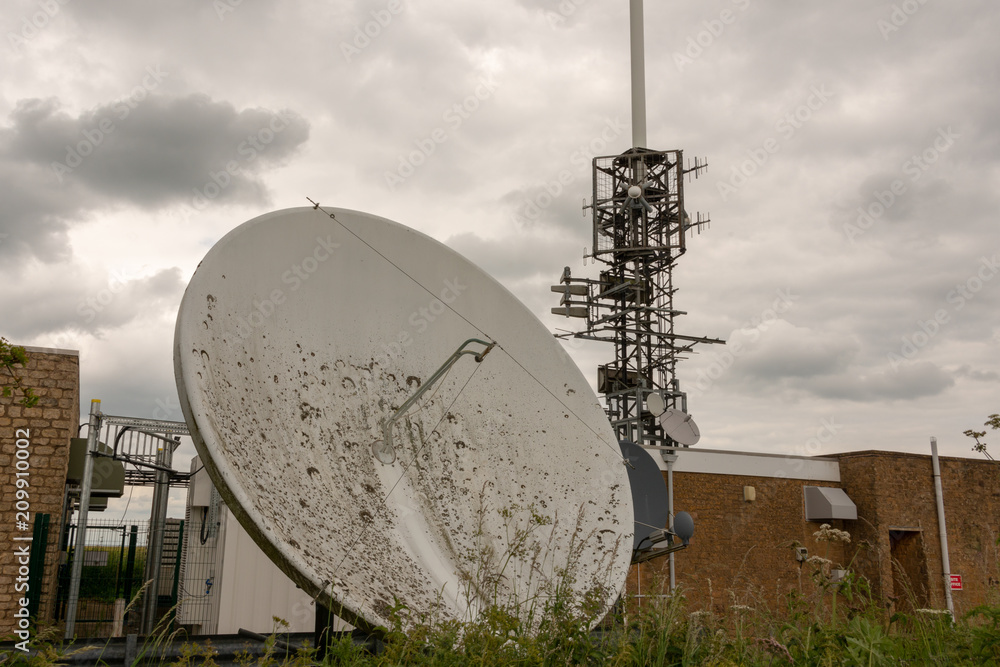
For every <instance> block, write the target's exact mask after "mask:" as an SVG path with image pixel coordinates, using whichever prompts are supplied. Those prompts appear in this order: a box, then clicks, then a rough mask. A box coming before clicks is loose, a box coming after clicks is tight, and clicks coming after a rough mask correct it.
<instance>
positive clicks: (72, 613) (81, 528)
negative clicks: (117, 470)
mask: <svg viewBox="0 0 1000 667" xmlns="http://www.w3.org/2000/svg"><path fill="white" fill-rule="evenodd" d="M100 431H101V402H100V401H99V400H97V399H94V400H92V401H91V402H90V422H89V429H88V431H87V455H86V456H85V457H84V459H83V480H82V481H81V482H80V515H79V517H77V527H76V547H75V548H74V549H73V567H72V569H71V570H70V575H69V596H68V598H69V599H68V602H67V606H66V634H65V637H66V639H73V634H74V632H75V630H76V609H77V605H78V603H79V601H80V578H81V577H82V576H83V559H84V552H85V551H86V545H87V514H88V511H89V510H90V490H91V488H92V486H93V480H92V479H91V478H92V477H93V476H94V453H95V452H96V451H97V438H98V436H99V435H100ZM71 507H72V505H71Z"/></svg>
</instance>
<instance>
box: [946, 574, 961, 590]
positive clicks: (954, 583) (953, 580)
mask: <svg viewBox="0 0 1000 667" xmlns="http://www.w3.org/2000/svg"><path fill="white" fill-rule="evenodd" d="M948 583H949V584H951V590H953V591H960V590H962V575H960V574H949V575H948Z"/></svg>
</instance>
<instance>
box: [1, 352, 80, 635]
mask: <svg viewBox="0 0 1000 667" xmlns="http://www.w3.org/2000/svg"><path fill="white" fill-rule="evenodd" d="M26 350H27V351H28V357H29V359H28V365H27V367H26V368H23V369H21V368H19V369H17V370H18V375H19V376H20V377H21V379H22V381H23V383H24V385H25V386H27V387H31V388H33V389H34V390H35V393H36V394H37V395H38V396H39V397H40V400H39V401H38V405H37V406H35V407H32V408H25V407H23V406H21V405H19V404H18V401H19V399H20V396H19V395H16V396H12V397H8V398H0V635H5V634H8V633H10V632H13V631H14V630H15V626H16V621H17V619H16V617H15V616H14V614H15V613H16V612H17V611H18V610H19V609H20V605H19V604H18V600H19V599H21V598H22V597H24V595H25V593H24V592H20V591H17V590H16V587H17V586H19V585H21V584H19V582H18V578H19V577H20V576H21V575H20V573H19V568H20V567H21V564H20V563H19V562H18V556H17V549H19V548H22V547H24V546H25V545H29V544H31V542H29V541H25V540H17V539H15V538H18V537H21V538H24V537H31V535H32V527H33V524H34V521H35V517H36V515H39V514H48V515H49V517H50V523H49V536H48V544H47V549H46V560H45V574H44V583H43V586H42V595H41V600H42V604H41V606H40V607H39V619H40V620H41V621H43V622H44V621H46V620H50V619H51V616H52V612H53V609H52V604H51V602H52V599H54V597H55V596H54V592H55V586H56V576H57V571H58V559H59V553H58V550H59V526H60V523H61V519H62V503H63V491H64V489H65V485H66V466H67V464H68V461H69V439H70V438H71V437H74V436H75V435H76V432H77V428H78V425H79V422H80V395H79V394H80V363H79V353H77V352H74V351H69V350H52V349H47V348H30V347H29V348H26ZM10 382H11V380H10V376H9V375H8V374H7V373H6V371H3V372H2V373H0V386H7V385H9V384H10ZM19 440H20V442H21V445H22V447H21V448H20V449H27V451H28V452H29V454H28V457H27V470H22V471H20V472H22V473H23V472H27V473H28V474H27V476H25V475H22V476H21V479H27V480H28V484H29V486H28V487H27V488H26V489H22V491H27V493H28V497H27V498H26V499H25V498H23V497H22V498H18V496H17V491H18V489H17V479H18V476H17V472H19V471H18V461H19V460H23V459H19V458H18V454H17V452H18V449H19V448H18V446H17V444H18V441H19ZM25 440H26V441H27V447H26V448H25V447H23V445H24V444H25V442H24V441H25ZM22 456H23V455H22ZM20 466H21V467H22V468H24V466H25V464H24V463H21V464H20ZM22 495H23V494H22ZM18 501H22V502H24V501H27V503H28V504H29V509H28V515H29V516H28V517H25V516H24V515H18V514H17V512H18V508H17V505H16V503H17V502H18ZM22 507H23V505H22ZM25 518H27V519H28V521H27V522H24V523H20V522H21V521H22V520H23V519H25ZM32 548H37V547H36V546H33V547H32ZM33 635H34V629H32V636H33Z"/></svg>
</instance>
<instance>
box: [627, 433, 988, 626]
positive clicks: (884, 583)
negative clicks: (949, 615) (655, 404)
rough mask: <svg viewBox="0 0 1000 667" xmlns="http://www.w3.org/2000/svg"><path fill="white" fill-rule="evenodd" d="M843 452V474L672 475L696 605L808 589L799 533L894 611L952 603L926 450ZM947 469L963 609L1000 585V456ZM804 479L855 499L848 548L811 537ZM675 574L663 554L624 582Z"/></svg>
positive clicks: (634, 587)
mask: <svg viewBox="0 0 1000 667" xmlns="http://www.w3.org/2000/svg"><path fill="white" fill-rule="evenodd" d="M837 458H838V459H839V461H840V482H839V483H836V482H830V481H815V480H805V479H788V478H783V477H766V476H751V475H733V474H710V473H691V472H675V473H674V507H675V509H676V510H677V511H681V510H684V511H687V512H690V513H691V516H692V517H693V518H694V520H695V534H694V538H693V540H692V542H691V546H690V548H688V549H686V550H684V551H680V552H678V553H677V554H676V555H675V563H676V568H677V572H676V582H677V584H678V586H680V587H682V589H683V591H684V593H685V595H686V597H687V599H688V608H689V610H691V611H694V610H698V609H706V608H711V609H712V610H713V611H716V612H723V611H724V610H725V609H726V608H727V607H728V606H729V605H732V604H743V605H749V606H754V605H756V604H765V605H767V606H768V607H769V608H770V609H780V608H781V607H782V606H783V598H784V596H785V595H786V594H787V593H788V592H789V591H791V590H796V589H798V590H800V591H801V592H802V593H803V594H806V595H809V594H811V593H812V592H813V591H815V587H814V583H813V581H812V579H811V577H810V573H811V572H812V571H813V568H812V567H811V566H809V565H805V566H801V567H800V565H799V563H798V562H797V561H796V560H795V558H794V554H793V552H792V545H793V544H794V543H799V544H801V545H802V546H805V547H806V548H807V549H808V550H809V554H810V555H818V556H826V557H828V558H829V559H830V560H833V561H834V562H835V563H838V564H841V565H845V566H850V569H852V570H853V571H855V572H857V573H858V574H860V575H862V576H864V577H865V578H866V579H868V581H869V582H870V584H871V587H872V592H873V594H874V595H875V596H876V599H879V598H881V599H883V600H884V601H885V603H886V610H887V612H892V611H895V610H905V609H908V608H912V607H914V606H924V605H926V606H930V607H934V608H938V609H943V608H944V607H945V598H944V579H943V575H942V566H941V548H940V542H939V538H938V522H937V507H936V504H935V497H934V481H933V474H932V469H931V458H930V456H923V455H917V454H903V453H894V452H856V453H850V454H842V455H840V456H838V457H837ZM941 476H942V485H943V489H944V501H945V515H946V523H947V527H948V550H949V555H950V560H951V572H952V573H956V574H961V575H962V577H963V584H964V590H962V591H955V592H954V593H953V598H954V604H955V611H956V614H957V615H961V614H963V613H965V612H967V611H969V610H970V609H972V608H973V607H975V606H976V605H979V604H982V603H984V602H987V601H989V599H990V596H991V595H992V596H996V595H997V594H998V593H1000V555H998V546H997V541H996V540H997V537H998V535H1000V465H997V464H995V463H992V462H990V461H987V460H985V459H976V458H969V459H965V458H953V457H941ZM807 485H808V486H833V487H840V488H843V489H844V491H845V492H846V493H847V494H848V496H849V497H850V498H851V500H852V501H854V503H855V505H856V506H857V509H858V519H857V520H856V521H830V522H829V523H830V524H831V525H833V527H835V528H840V529H842V530H846V531H848V532H849V533H850V534H851V544H849V545H847V546H846V548H845V547H843V546H841V545H837V544H831V545H829V549H828V547H827V544H826V543H822V542H818V541H817V540H816V539H815V538H814V536H813V533H814V532H816V531H817V530H819V527H820V522H808V521H806V520H805V508H804V496H803V491H802V487H803V486H807ZM744 486H753V487H754V489H755V491H756V500H754V501H753V502H747V501H745V500H744V499H743V498H744V496H743V487H744ZM890 531H895V532H894V533H893V532H890ZM893 534H895V535H896V538H897V539H896V540H895V549H894V548H893V543H894V540H893V539H892V537H891V536H892V535H893ZM900 536H902V537H903V539H899V538H900ZM893 559H895V560H896V561H897V562H898V564H897V565H894V564H893ZM800 575H801V577H800ZM668 581H669V570H668V567H667V559H666V558H663V559H658V560H655V561H651V562H649V563H645V564H642V565H640V566H634V567H633V568H632V572H631V574H630V576H629V580H628V592H629V593H630V594H632V595H634V594H635V593H636V592H637V591H639V592H641V593H642V594H643V595H650V594H654V595H655V594H658V593H662V592H664V591H665V590H666V589H665V587H666V585H667V583H668ZM907 589H909V590H907Z"/></svg>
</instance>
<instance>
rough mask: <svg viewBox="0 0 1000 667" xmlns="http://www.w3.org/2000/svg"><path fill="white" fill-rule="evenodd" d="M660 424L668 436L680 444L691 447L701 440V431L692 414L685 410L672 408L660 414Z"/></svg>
mask: <svg viewBox="0 0 1000 667" xmlns="http://www.w3.org/2000/svg"><path fill="white" fill-rule="evenodd" d="M659 420H660V426H661V427H662V428H663V432H664V433H665V434H666V435H667V437H668V438H670V439H671V440H673V441H674V442H676V443H677V444H679V445H684V446H686V447H690V446H692V445H697V444H698V441H699V440H701V431H699V430H698V425H697V424H696V423H695V422H694V419H693V418H692V417H691V415H689V414H687V413H686V412H684V411H683V410H676V409H674V408H670V409H668V410H664V411H663V412H662V413H661V414H660V415H659Z"/></svg>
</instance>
